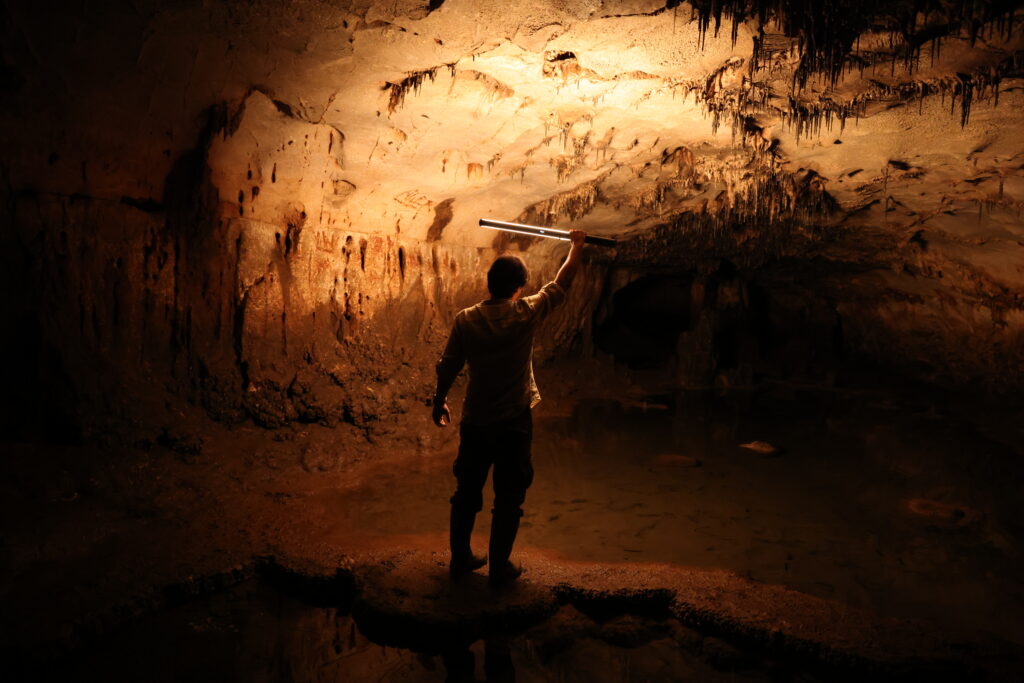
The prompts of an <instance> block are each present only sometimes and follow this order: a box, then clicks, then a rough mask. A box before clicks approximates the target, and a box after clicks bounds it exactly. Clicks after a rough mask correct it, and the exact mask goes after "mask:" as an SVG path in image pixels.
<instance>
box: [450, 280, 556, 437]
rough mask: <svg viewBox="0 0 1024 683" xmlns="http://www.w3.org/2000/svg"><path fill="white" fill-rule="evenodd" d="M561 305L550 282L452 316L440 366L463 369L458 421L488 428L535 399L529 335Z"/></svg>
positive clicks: (538, 398) (456, 369)
mask: <svg viewBox="0 0 1024 683" xmlns="http://www.w3.org/2000/svg"><path fill="white" fill-rule="evenodd" d="M564 300H565V290H564V289H563V288H562V287H561V286H560V285H558V284H557V283H555V282H550V283H548V284H547V285H545V286H544V287H543V288H541V290H540V291H539V292H537V293H536V294H534V295H533V296H528V297H523V298H521V299H515V300H510V299H502V300H496V301H494V300H492V301H485V302H481V303H479V304H477V305H475V306H471V307H470V308H467V309H464V310H463V311H461V312H459V314H458V315H457V316H456V317H455V324H454V325H453V327H452V335H451V337H450V338H449V340H448V346H447V348H446V349H445V352H444V355H443V356H442V359H441V362H442V364H444V365H446V366H448V367H449V368H451V369H453V370H455V372H458V370H459V369H461V368H462V365H463V363H468V364H469V388H468V389H467V391H466V402H465V405H464V408H463V419H464V420H465V421H467V422H469V423H472V424H481V425H482V424H489V423H493V422H498V421H501V420H504V419H508V418H511V417H514V416H515V415H517V414H518V413H521V412H522V411H523V410H525V409H526V408H528V407H532V406H534V405H536V403H537V402H538V401H539V400H540V393H539V392H538V391H537V384H536V382H535V381H534V378H533V362H532V359H533V334H534V331H535V330H536V328H537V325H538V324H539V323H540V321H541V320H543V319H544V318H545V317H546V316H547V315H548V314H549V313H550V312H551V311H552V310H553V309H554V308H555V307H556V306H558V305H559V304H560V303H562V301H564Z"/></svg>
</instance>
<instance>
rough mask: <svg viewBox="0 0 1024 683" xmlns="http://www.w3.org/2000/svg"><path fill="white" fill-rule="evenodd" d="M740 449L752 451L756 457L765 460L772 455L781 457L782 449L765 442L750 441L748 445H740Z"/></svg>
mask: <svg viewBox="0 0 1024 683" xmlns="http://www.w3.org/2000/svg"><path fill="white" fill-rule="evenodd" d="M740 448H746V449H747V450H748V451H754V452H755V453H757V454H758V455H763V456H765V457H766V458H768V457H771V456H773V455H781V454H782V449H781V448H776V447H775V446H773V445H771V444H770V443H768V442H767V441H751V442H750V443H741V444H740Z"/></svg>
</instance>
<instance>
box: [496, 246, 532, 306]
mask: <svg viewBox="0 0 1024 683" xmlns="http://www.w3.org/2000/svg"><path fill="white" fill-rule="evenodd" d="M528 276H529V271H528V270H527V269H526V264H525V263H523V259H521V258H519V257H518V256H499V257H498V258H496V259H495V260H494V263H492V264H491V269H490V270H488V271H487V289H488V290H490V292H491V296H493V297H494V298H495V299H507V298H509V297H510V296H512V295H513V294H515V291H516V290H517V289H519V288H520V287H523V286H524V285H526V278H527V277H528Z"/></svg>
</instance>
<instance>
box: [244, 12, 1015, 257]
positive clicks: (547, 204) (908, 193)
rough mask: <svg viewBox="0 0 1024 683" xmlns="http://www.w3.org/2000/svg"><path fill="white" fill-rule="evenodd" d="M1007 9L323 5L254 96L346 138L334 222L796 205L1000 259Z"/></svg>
mask: <svg viewBox="0 0 1024 683" xmlns="http://www.w3.org/2000/svg"><path fill="white" fill-rule="evenodd" d="M434 5H436V7H434ZM802 14H806V15H807V16H802ZM1013 16H1014V6H1013V5H1012V4H1010V5H1006V6H999V5H984V4H981V5H979V6H978V7H976V8H975V7H971V8H968V9H965V8H964V7H963V6H962V5H961V4H960V3H852V4H851V3H805V4H801V3H771V2H769V3H728V2H723V3H698V4H696V5H689V4H685V3H683V4H678V5H676V4H674V3H670V4H669V6H665V5H664V4H663V3H658V2H644V1H635V2H622V3H607V2H604V3H602V2H575V3H564V4H563V3H546V2H545V3H541V2H535V3H501V2H457V1H449V2H445V3H436V2H435V3H431V6H424V3H414V2H407V3H394V4H392V3H387V4H386V5H379V6H378V5H371V6H368V7H351V8H349V9H348V10H345V11H341V10H339V11H331V10H329V9H327V8H326V7H322V6H320V7H319V9H318V10H317V12H315V13H310V15H309V16H307V17H306V18H305V20H304V21H302V22H299V23H297V24H295V25H294V26H293V27H292V31H291V32H289V31H284V32H282V34H281V36H280V39H281V40H282V41H283V42H285V43H289V42H293V43H294V45H293V46H292V47H293V49H295V50H299V51H305V52H310V51H312V52H314V53H317V52H319V53H322V56H323V57H324V59H323V60H322V61H320V62H319V63H317V64H315V68H314V69H312V70H311V71H307V72H305V73H301V74H299V73H294V74H292V76H293V77H291V78H278V79H276V80H277V85H276V87H275V88H274V89H273V90H272V91H271V90H270V89H261V88H259V86H257V87H256V88H255V89H254V92H253V93H250V95H249V96H250V97H267V98H269V99H270V100H271V101H272V102H273V103H274V104H275V107H276V109H277V110H278V113H280V114H283V115H286V116H290V117H294V118H298V119H301V120H304V121H307V122H309V123H312V124H316V125H319V126H329V127H332V128H334V129H336V130H337V131H338V132H339V137H340V136H343V139H344V148H343V151H342V152H340V153H339V154H338V159H337V165H338V168H337V170H336V172H335V173H333V174H332V176H333V177H331V178H330V181H331V183H332V187H334V188H336V191H337V193H340V194H342V195H344V197H345V202H344V204H340V203H339V204H337V206H338V207H339V211H340V213H341V214H342V216H343V218H342V219H341V220H345V221H359V220H361V219H365V217H367V216H373V217H375V218H377V219H383V220H385V221H388V222H393V223H394V225H395V227H396V230H398V231H400V232H403V233H405V234H408V235H411V236H415V237H425V238H426V237H429V238H430V239H437V238H439V237H441V236H442V235H443V236H445V237H446V238H448V239H454V240H459V241H468V242H475V243H481V242H485V241H489V240H491V239H493V237H494V236H493V235H492V234H481V233H480V231H478V230H477V229H476V227H475V223H476V219H477V218H478V217H480V216H493V217H499V218H505V219H519V220H524V221H529V222H534V223H543V224H549V225H568V224H570V223H572V224H574V225H578V226H580V227H583V228H584V229H587V230H590V231H593V232H595V233H600V234H606V235H615V236H620V237H623V236H629V235H635V234H638V233H642V232H644V231H647V230H650V229H651V228H653V227H656V226H664V225H666V224H667V223H672V222H673V221H675V222H676V223H677V224H678V223H679V222H680V221H683V222H684V223H687V224H689V223H692V221H693V219H694V217H700V216H708V217H712V220H713V221H717V223H719V224H730V225H733V226H734V227H735V226H736V224H741V225H740V226H739V227H738V228H736V229H738V230H740V231H741V232H742V230H743V229H744V228H750V227H751V226H753V227H755V228H763V227H764V226H765V225H768V224H771V223H773V222H775V221H777V220H786V219H788V218H791V217H793V216H794V215H796V216H797V218H798V219H799V221H800V222H801V223H804V224H807V223H811V224H815V225H823V226H837V225H838V226H844V227H847V228H852V227H854V226H867V227H868V228H869V229H872V230H881V231H882V232H885V233H889V234H891V235H893V236H896V238H897V239H900V238H905V237H911V236H912V235H913V234H914V233H916V231H919V230H926V231H935V232H936V233H941V234H942V235H943V236H945V237H946V238H948V239H951V240H954V241H956V240H967V241H974V242H982V241H989V240H993V239H995V240H997V241H998V240H999V239H1006V240H1009V241H1010V242H1012V243H1013V245H1012V246H1017V245H1016V241H1017V240H1019V239H1021V238H1022V237H1024V235H1021V232H1020V221H1019V209H1020V202H1021V201H1022V200H1024V175H1022V172H1021V166H1022V161H1024V156H1022V152H1024V136H1022V135H1021V132H1022V131H1021V125H1020V114H1021V104H1022V99H1021V97H1022V96H1021V83H1022V81H1021V80H1020V79H1019V76H1020V73H1021V72H1020V67H1021V62H1020V58H1021V54H1020V52H1019V49H1020V48H1021V47H1022V44H1024V43H1022V40H1024V39H1022V32H1021V31H1019V30H1016V27H1017V25H1018V24H1019V21H1020V18H1019V17H1017V21H1016V23H1015V22H1014V21H1013ZM309 23H313V24H315V25H320V26H322V27H323V31H322V32H311V31H310V30H309ZM822 26H824V28H822ZM329 55H330V56H331V57H332V58H330V59H328V58H327V57H328V56H329ZM300 64H301V65H303V66H304V67H308V66H309V65H310V62H309V60H308V59H304V60H296V61H295V62H292V63H291V65H290V66H299V65H300ZM288 66H289V65H288V64H287V63H285V66H284V68H286V69H287V68H288ZM965 215H966V216H969V217H970V219H969V220H965V218H964V217H965ZM714 217H719V218H717V219H716V218H714ZM719 227H721V225H720V226H719Z"/></svg>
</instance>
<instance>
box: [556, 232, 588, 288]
mask: <svg viewBox="0 0 1024 683" xmlns="http://www.w3.org/2000/svg"><path fill="white" fill-rule="evenodd" d="M586 238H587V233H585V232H583V231H582V230H570V231H569V243H570V244H571V245H572V246H571V247H569V255H568V256H566V257H565V262H564V263H563V264H562V267H561V268H559V269H558V275H556V276H555V282H557V283H558V284H559V286H560V287H561V288H562V289H565V290H568V289H569V287H571V286H572V281H573V280H574V279H575V278H576V272H577V271H578V270H579V269H580V260H581V259H582V257H583V240H585V239H586Z"/></svg>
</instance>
